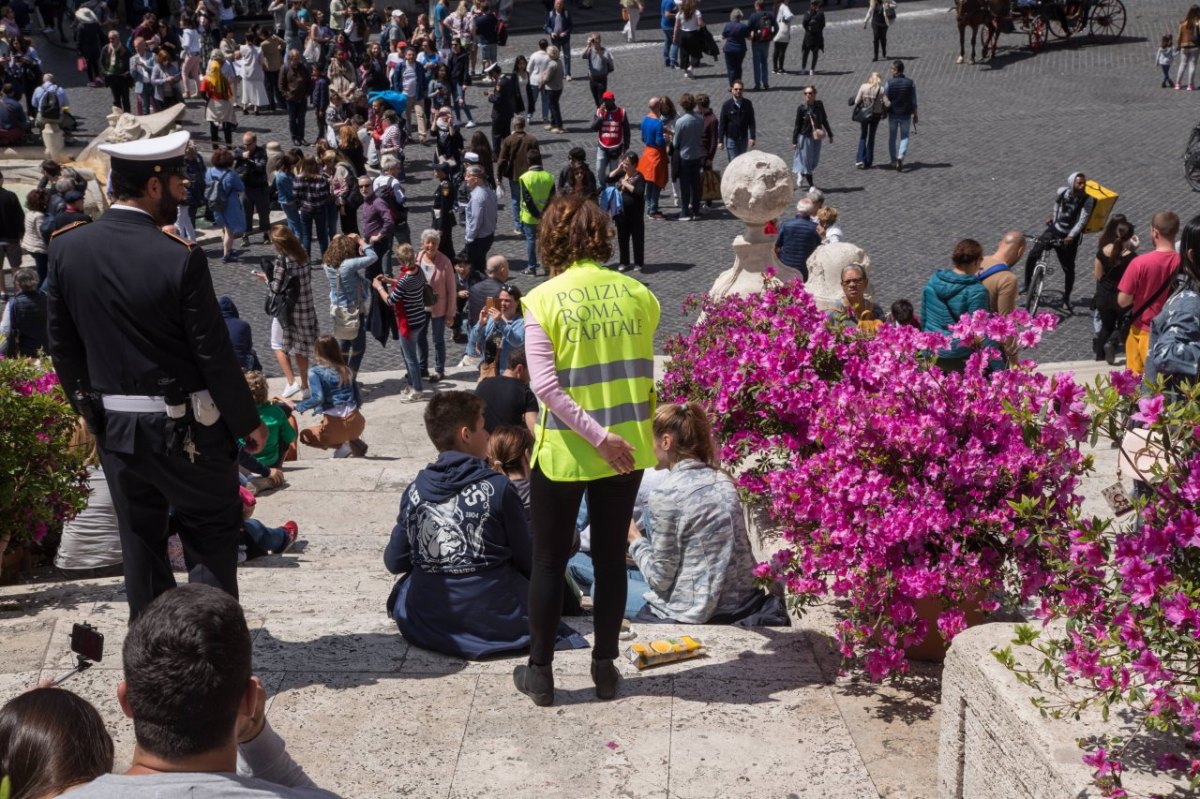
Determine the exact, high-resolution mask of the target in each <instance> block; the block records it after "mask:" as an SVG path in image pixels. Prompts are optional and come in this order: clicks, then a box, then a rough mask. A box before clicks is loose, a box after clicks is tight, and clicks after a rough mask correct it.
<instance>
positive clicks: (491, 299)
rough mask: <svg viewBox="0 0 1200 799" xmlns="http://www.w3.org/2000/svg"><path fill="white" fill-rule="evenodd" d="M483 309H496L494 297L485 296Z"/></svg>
mask: <svg viewBox="0 0 1200 799" xmlns="http://www.w3.org/2000/svg"><path fill="white" fill-rule="evenodd" d="M483 309H484V310H485V311H494V310H496V298H495V297H488V298H487V302H485V303H484V304H483Z"/></svg>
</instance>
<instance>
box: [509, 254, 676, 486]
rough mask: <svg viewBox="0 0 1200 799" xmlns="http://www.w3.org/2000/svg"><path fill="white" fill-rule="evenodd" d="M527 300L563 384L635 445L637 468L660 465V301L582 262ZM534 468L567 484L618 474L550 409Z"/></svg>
mask: <svg viewBox="0 0 1200 799" xmlns="http://www.w3.org/2000/svg"><path fill="white" fill-rule="evenodd" d="M524 302H525V306H526V308H528V309H529V311H530V313H531V314H532V315H533V317H534V319H536V320H537V322H538V324H539V325H540V326H541V327H542V329H543V330H545V331H546V335H547V336H549V338H550V341H551V343H552V344H553V345H554V368H555V369H556V370H557V372H558V382H559V384H560V385H561V386H562V387H563V389H564V390H565V391H566V392H567V394H568V395H569V396H570V397H571V399H573V400H575V402H576V403H578V404H579V407H581V408H583V410H584V411H586V412H587V413H588V415H590V416H591V417H592V418H594V419H595V420H596V421H597V422H599V423H600V424H601V425H602V426H603V427H605V428H607V429H608V430H609V431H610V432H612V433H616V434H617V435H619V436H621V437H622V438H624V439H625V440H626V441H628V442H629V443H630V444H632V445H633V447H634V453H633V458H634V468H636V469H648V468H651V467H653V466H654V465H655V463H656V460H655V457H654V433H653V427H652V424H653V420H654V407H655V400H656V398H655V393H654V331H655V330H656V329H657V328H658V319H659V315H660V310H659V305H658V299H657V298H655V296H654V295H653V294H652V293H651V292H650V290H649V289H648V288H646V287H645V286H644V285H642V284H641V283H639V282H638V281H636V280H634V279H633V278H630V277H626V276H625V275H623V274H621V273H619V272H614V271H612V270H611V269H605V268H604V267H602V266H601V265H600V264H598V263H596V262H595V261H580V262H578V263H576V264H575V265H574V266H572V267H571V268H570V269H568V270H566V271H565V272H563V273H562V274H561V275H559V276H558V277H555V278H553V279H552V280H548V281H546V282H545V283H542V284H541V285H539V286H537V287H536V288H534V289H533V290H532V291H530V292H529V294H527V295H525V298H524ZM532 463H533V464H534V465H535V466H537V467H538V468H540V469H541V470H542V473H543V474H545V475H546V476H547V477H549V478H550V479H552V480H560V481H564V482H578V481H584V480H597V479H599V478H601V477H611V476H612V475H615V474H616V471H614V470H613V468H612V467H611V466H609V465H608V463H607V462H606V461H605V460H604V458H602V457H600V453H599V452H597V451H596V448H595V447H593V446H592V445H591V444H590V443H588V442H587V441H586V440H585V439H584V438H583V437H582V436H580V435H579V434H578V433H576V432H575V431H574V430H572V429H570V428H569V427H567V425H566V423H565V422H563V421H562V420H561V419H559V418H558V417H557V416H555V415H554V414H552V413H550V411H549V410H547V409H546V406H545V405H544V404H543V405H542V408H541V411H540V413H539V414H538V422H537V428H536V430H535V441H534V445H533V458H532Z"/></svg>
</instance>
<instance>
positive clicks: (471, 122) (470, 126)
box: [467, 119, 475, 130]
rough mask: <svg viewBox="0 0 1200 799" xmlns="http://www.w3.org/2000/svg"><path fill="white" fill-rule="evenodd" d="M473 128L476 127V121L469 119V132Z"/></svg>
mask: <svg viewBox="0 0 1200 799" xmlns="http://www.w3.org/2000/svg"><path fill="white" fill-rule="evenodd" d="M473 127H475V120H473V119H468V120H467V130H470V129H471V128H473Z"/></svg>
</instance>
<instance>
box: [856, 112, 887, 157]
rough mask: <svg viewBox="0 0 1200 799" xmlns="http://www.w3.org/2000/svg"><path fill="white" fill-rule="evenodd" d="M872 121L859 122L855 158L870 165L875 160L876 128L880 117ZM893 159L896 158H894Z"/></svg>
mask: <svg viewBox="0 0 1200 799" xmlns="http://www.w3.org/2000/svg"><path fill="white" fill-rule="evenodd" d="M881 118H882V117H880V118H877V119H872V120H871V121H870V122H859V123H858V124H859V128H860V132H859V134H858V155H857V156H855V158H854V160H855V161H857V162H858V163H860V164H863V165H864V166H870V165H871V163H872V162H873V161H874V160H875V130H876V129H877V128H878V127H879V119H881ZM892 160H895V159H894V158H893V159H892Z"/></svg>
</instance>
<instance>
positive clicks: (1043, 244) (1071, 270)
mask: <svg viewBox="0 0 1200 799" xmlns="http://www.w3.org/2000/svg"><path fill="white" fill-rule="evenodd" d="M1062 237H1063V234H1062V233H1059V232H1058V231H1057V230H1055V229H1054V226H1053V225H1046V230H1045V232H1044V233H1042V235H1041V236H1038V239H1037V241H1035V242H1034V243H1033V246H1032V247H1030V248H1029V257H1028V258H1026V259H1025V285H1026V286H1028V285H1029V280H1030V278H1032V277H1033V266H1034V264H1036V263H1037V260H1038V258H1041V257H1042V253H1043V252H1045V250H1046V248H1047V247H1050V249H1052V250H1054V254H1055V255H1057V256H1058V262H1059V263H1060V264H1061V265H1062V269H1063V299H1064V300H1065V301H1067V302H1069V301H1070V300H1071V290H1072V289H1073V288H1075V256H1076V254H1077V253H1078V252H1079V236H1076V237H1075V238H1073V239H1071V243H1070V244H1058V245H1055V246H1051V245H1050V243H1049V242H1051V241H1053V240H1055V239H1061V238H1062Z"/></svg>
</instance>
